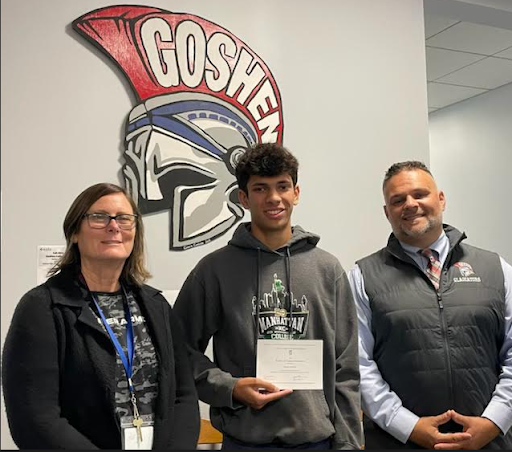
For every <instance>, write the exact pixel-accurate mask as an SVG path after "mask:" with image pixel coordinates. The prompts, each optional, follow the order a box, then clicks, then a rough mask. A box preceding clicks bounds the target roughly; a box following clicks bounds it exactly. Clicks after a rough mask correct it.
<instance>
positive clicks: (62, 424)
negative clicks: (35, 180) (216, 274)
mask: <svg viewBox="0 0 512 452" xmlns="http://www.w3.org/2000/svg"><path fill="white" fill-rule="evenodd" d="M64 234H65V237H66V242H67V248H66V252H65V254H64V255H63V257H62V259H61V260H60V262H59V263H58V264H57V266H56V267H55V268H54V269H53V270H52V272H51V274H52V275H53V276H52V277H51V278H50V279H49V280H48V281H47V282H46V283H45V284H43V285H41V286H38V287H36V288H35V289H32V290H31V291H30V292H28V293H27V294H26V295H25V296H24V297H23V298H22V300H21V301H20V303H19V304H18V306H17V308H16V312H15V313H14V317H13V319H12V323H11V326H10V329H9V332H8V335H7V338H6V341H5V345H4V352H3V389H4V396H5V406H6V409H7V417H8V419H9V426H10V429H11V433H12V436H13V439H14V441H15V442H16V444H17V445H18V447H20V448H24V449H39V448H44V449H121V448H125V449H138V448H141V449H142V448H154V449H164V448H167V449H168V448H174V449H195V447H196V441H197V437H198V431H199V411H198V402H197V395H196V390H195V386H194V381H193V378H192V374H191V371H190V368H189V363H188V358H187V355H186V352H185V346H184V344H183V342H182V339H181V335H180V333H179V331H180V327H179V325H178V323H177V321H176V319H175V317H174V315H173V313H172V310H171V308H170V306H169V304H168V303H167V301H166V300H165V298H164V297H163V296H162V295H161V294H160V292H159V291H158V290H156V289H154V288H152V287H150V286H147V285H144V284H143V283H144V281H145V280H146V279H147V278H148V277H149V276H150V275H149V273H148V271H147V270H146V269H145V266H144V244H143V225H142V221H141V217H140V214H139V212H138V210H137V207H136V205H135V204H134V202H133V201H132V199H131V198H130V197H129V196H127V194H126V192H125V191H124V190H123V189H122V188H120V187H118V186H117V185H113V184H106V183H101V184H96V185H93V186H92V187H89V188H88V189H86V190H85V191H84V192H83V193H81V194H80V195H79V196H78V197H77V198H76V200H75V201H74V202H73V204H72V206H71V207H70V209H69V211H68V213H67V215H66V218H65V220H64Z"/></svg>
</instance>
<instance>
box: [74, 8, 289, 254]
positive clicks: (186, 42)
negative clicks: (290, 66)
mask: <svg viewBox="0 0 512 452" xmlns="http://www.w3.org/2000/svg"><path fill="white" fill-rule="evenodd" d="M73 27H74V29H75V30H76V31H78V32H79V33H80V34H81V35H83V36H85V37H86V38H88V39H89V40H91V41H92V42H93V43H94V44H95V45H97V46H99V47H100V49H101V50H103V51H104V52H106V53H107V54H108V55H109V56H110V57H111V58H113V59H114V61H115V62H116V63H117V64H118V65H119V66H120V67H121V69H122V70H123V72H124V73H125V75H126V76H127V78H128V80H129V81H130V83H131V84H132V86H133V88H134V91H135V93H136V94H137V96H138V98H139V99H140V103H138V105H136V106H135V107H134V108H133V109H132V111H131V112H130V114H129V116H128V120H127V124H126V133H125V135H126V141H125V151H124V159H125V164H124V166H123V176H124V179H125V185H126V188H127V189H128V191H129V192H130V194H131V195H132V197H133V198H134V200H135V201H136V202H137V204H138V206H139V208H140V210H141V212H142V213H143V214H152V213H157V212H164V211H169V212H170V248H171V249H172V250H186V249H188V248H191V247H195V246H198V245H202V244H204V243H208V242H210V241H211V240H213V239H215V238H217V237H219V236H221V235H222V234H224V233H225V232H226V231H228V230H229V229H230V228H231V227H232V226H233V225H234V224H236V223H237V222H238V221H240V220H241V219H242V218H243V215H244V210H243V208H242V206H241V205H240V203H239V201H238V186H237V184H236V179H235V176H234V168H235V165H236V162H237V161H238V159H239V158H240V156H241V155H242V154H243V153H244V152H245V150H246V149H247V148H248V147H249V146H252V145H254V144H256V143H261V142H281V141H282V133H283V126H282V108H281V99H280V95H279V91H278V89H277V85H276V83H275V81H274V78H273V77H272V74H271V73H270V71H269V70H268V68H267V67H266V65H265V64H264V63H263V61H262V60H261V59H260V58H259V57H258V56H257V55H256V54H255V53H254V52H253V51H252V50H251V49H250V48H249V47H248V46H247V45H246V44H244V43H243V42H242V41H241V40H239V39H238V38H237V37H236V36H234V35H233V34H231V33H230V32H228V31H227V30H225V29H223V28H221V27H219V26H218V25H216V24H213V23H212V22H209V21H206V20H205V19H202V18H200V17H197V16H193V15H190V14H175V13H170V12H168V11H165V10H161V9H158V8H150V7H141V6H111V7H107V8H102V9H99V10H95V11H92V12H91V13H88V14H86V15H84V16H82V17H80V18H79V19H76V20H75V21H74V22H73Z"/></svg>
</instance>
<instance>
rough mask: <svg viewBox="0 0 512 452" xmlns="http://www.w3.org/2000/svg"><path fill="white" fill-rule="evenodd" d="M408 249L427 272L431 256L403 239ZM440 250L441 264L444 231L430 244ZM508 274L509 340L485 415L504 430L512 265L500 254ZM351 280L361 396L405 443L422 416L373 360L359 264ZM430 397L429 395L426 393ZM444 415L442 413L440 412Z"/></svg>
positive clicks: (510, 391)
mask: <svg viewBox="0 0 512 452" xmlns="http://www.w3.org/2000/svg"><path fill="white" fill-rule="evenodd" d="M400 245H402V248H403V249H404V251H405V252H406V253H407V254H408V255H409V256H410V257H411V258H412V259H413V260H414V261H415V262H416V264H417V265H418V266H419V267H420V268H421V269H422V270H423V271H425V270H426V268H427V265H428V261H427V258H425V257H424V256H422V255H421V254H419V253H418V251H419V249H420V248H417V247H413V246H410V245H407V244H405V243H402V242H400ZM430 248H431V249H433V250H435V251H437V253H438V254H439V260H440V261H441V265H444V262H445V261H446V257H447V256H448V251H449V248H450V243H449V240H448V237H447V236H446V234H445V232H444V231H443V232H442V234H441V236H440V237H439V238H438V239H437V240H436V241H435V242H434V243H433V244H432V245H431V246H430ZM500 261H501V266H502V268H503V274H504V275H505V340H504V342H503V347H502V348H501V350H500V361H501V363H502V370H501V374H500V378H499V381H498V384H497V385H496V388H495V390H494V392H493V395H492V398H491V400H490V402H489V404H488V405H487V407H486V408H485V410H484V412H483V413H482V414H481V416H482V417H486V418H488V419H490V420H491V421H493V422H494V423H495V424H496V425H497V426H498V427H499V428H500V430H501V431H502V432H503V433H507V432H508V430H509V429H510V427H511V426H512V266H511V265H509V264H508V263H507V262H505V260H503V259H502V258H501V257H500ZM348 276H349V282H350V286H351V288H352V293H353V294H354V299H355V302H356V306H357V317H358V321H359V367H360V370H361V398H362V406H363V411H364V412H365V413H366V414H367V415H368V416H369V417H370V418H371V419H373V420H374V421H375V422H376V423H377V425H379V426H380V427H381V428H383V429H384V430H386V431H387V432H388V433H390V434H391V435H393V436H394V437H395V438H396V439H398V440H399V441H401V442H402V443H405V442H406V441H407V440H408V439H409V436H410V435H411V432H412V430H413V429H414V426H415V425H416V422H418V419H419V417H418V416H417V415H416V414H414V413H413V412H411V411H409V410H408V409H407V408H404V406H403V405H402V401H401V400H400V398H399V397H398V395H397V394H396V393H395V392H393V391H392V390H391V389H390V387H389V385H388V384H387V383H386V381H384V379H383V378H382V375H381V373H380V371H379V368H378V367H377V364H376V363H375V361H374V360H373V347H374V344H375V340H374V337H373V335H372V332H371V323H372V311H371V307H370V301H369V299H368V295H367V294H366V291H365V288H364V280H363V275H362V273H361V269H360V268H359V266H358V265H356V266H355V267H354V268H352V269H351V270H350V272H349V275H348ZM425 397H428V395H425ZM439 414H441V413H439ZM461 414H464V413H461Z"/></svg>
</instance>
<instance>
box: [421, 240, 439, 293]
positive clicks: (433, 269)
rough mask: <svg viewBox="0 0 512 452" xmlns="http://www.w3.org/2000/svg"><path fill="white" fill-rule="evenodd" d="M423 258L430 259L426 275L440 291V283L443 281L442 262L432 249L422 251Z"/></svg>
mask: <svg viewBox="0 0 512 452" xmlns="http://www.w3.org/2000/svg"><path fill="white" fill-rule="evenodd" d="M420 252H421V254H422V255H423V256H425V257H426V258H427V259H428V265H427V269H426V271H425V273H426V274H427V276H428V277H429V279H430V281H432V284H434V287H435V288H436V290H439V281H440V280H441V262H439V259H437V257H436V254H435V253H434V251H432V250H431V249H430V248H425V249H424V250H421V251H420Z"/></svg>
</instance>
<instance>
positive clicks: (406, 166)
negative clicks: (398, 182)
mask: <svg viewBox="0 0 512 452" xmlns="http://www.w3.org/2000/svg"><path fill="white" fill-rule="evenodd" d="M414 170H421V171H425V172H426V173H428V174H430V175H431V176H432V173H431V172H430V170H429V169H428V167H427V165H425V164H424V163H423V162H419V161H418V160H407V161H406V162H398V163H393V165H391V166H390V167H389V168H388V170H387V171H386V174H385V175H384V181H383V182H382V189H384V188H385V187H386V184H387V183H388V180H389V179H391V178H392V177H393V176H396V175H397V174H398V173H401V172H402V171H414ZM432 177H434V176H432Z"/></svg>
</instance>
